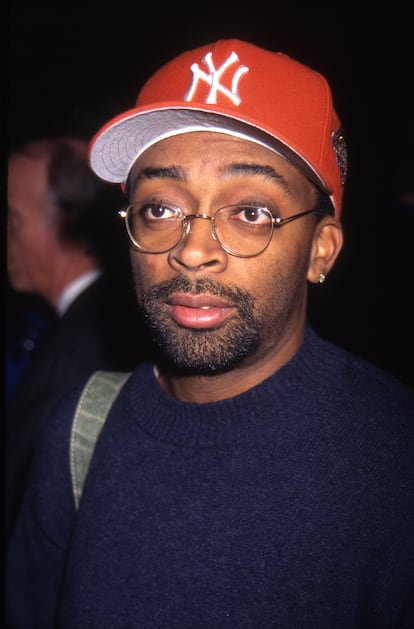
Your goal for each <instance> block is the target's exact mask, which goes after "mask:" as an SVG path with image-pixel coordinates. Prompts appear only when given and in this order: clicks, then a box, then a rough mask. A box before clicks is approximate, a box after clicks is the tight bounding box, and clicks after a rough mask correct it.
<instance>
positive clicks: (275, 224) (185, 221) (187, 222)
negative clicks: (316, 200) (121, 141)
mask: <svg viewBox="0 0 414 629" xmlns="http://www.w3.org/2000/svg"><path fill="white" fill-rule="evenodd" d="M142 203H143V202H142V201H135V202H134V203H130V205H128V206H126V207H124V208H122V209H120V210H119V211H118V215H119V216H120V217H121V218H122V219H123V220H124V221H125V227H126V230H127V233H128V237H129V239H130V241H131V243H132V245H133V246H134V247H135V248H136V249H137V250H138V251H139V252H140V253H149V254H153V255H157V254H159V253H168V252H169V251H172V250H173V249H175V247H177V246H178V245H179V244H180V242H182V240H183V239H184V238H186V237H187V236H188V234H189V233H190V228H191V221H193V220H195V219H196V218H203V219H207V220H209V221H210V223H211V235H212V237H213V238H214V240H215V241H216V242H217V243H218V245H219V246H220V247H221V249H223V251H225V252H226V253H228V254H230V255H232V256H235V257H236V258H254V257H255V256H258V255H260V254H261V253H263V251H265V250H266V249H267V247H268V246H269V244H270V241H271V240H272V237H273V233H274V230H275V228H279V227H282V226H283V225H286V223H291V222H292V221H295V220H296V219H298V218H302V217H303V216H307V215H308V214H312V213H315V212H320V209H319V208H312V209H311V210H305V211H304V212H299V213H298V214H292V215H291V216H287V217H286V218H280V217H275V216H273V214H272V213H271V211H270V210H269V209H268V208H267V207H265V206H263V207H262V206H259V205H258V206H252V207H255V208H258V209H262V210H266V211H267V212H268V213H269V215H270V217H271V219H272V225H271V229H270V232H269V238H268V240H267V243H266V244H265V245H264V247H262V248H261V249H260V251H258V252H257V253H248V254H242V253H235V252H234V251H232V250H231V249H229V248H228V247H225V246H224V245H223V243H222V242H221V240H220V238H219V237H218V235H217V232H216V226H215V216H216V214H217V213H218V212H220V210H225V209H226V208H228V207H238V206H241V205H242V204H234V205H225V206H224V207H220V208H218V209H217V210H216V211H215V212H214V214H213V216H209V215H208V214H184V212H183V211H182V210H181V208H178V207H176V206H170V207H171V209H174V210H179V212H180V213H181V217H180V220H181V224H182V233H181V236H180V237H179V238H178V240H177V242H176V243H175V244H174V245H172V246H171V247H168V248H167V249H163V250H162V251H150V250H148V249H145V248H144V247H142V246H141V245H140V244H139V243H138V242H137V241H136V240H135V238H134V236H133V234H132V232H131V230H130V227H129V221H128V215H129V213H130V211H131V209H132V208H133V207H134V206H135V205H140V204H142ZM168 207H169V206H168Z"/></svg>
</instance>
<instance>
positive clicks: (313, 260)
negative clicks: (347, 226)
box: [307, 216, 343, 284]
mask: <svg viewBox="0 0 414 629" xmlns="http://www.w3.org/2000/svg"><path fill="white" fill-rule="evenodd" d="M342 244H343V233H342V226H341V224H340V222H339V221H338V220H337V219H335V218H333V217H332V216H327V217H325V218H323V219H322V220H321V221H320V222H319V223H318V225H317V226H316V229H315V234H314V238H313V243H312V249H311V255H310V260H309V269H308V275H307V279H308V280H309V282H313V283H314V284H317V283H320V284H322V283H323V282H324V281H325V279H326V276H327V275H328V273H329V271H330V270H331V269H332V267H333V265H334V264H335V261H336V259H337V257H338V255H339V252H340V251H341V249H342Z"/></svg>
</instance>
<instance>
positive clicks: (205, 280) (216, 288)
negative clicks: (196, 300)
mask: <svg viewBox="0 0 414 629" xmlns="http://www.w3.org/2000/svg"><path fill="white" fill-rule="evenodd" d="M177 292H180V293H193V294H194V295H200V294H202V293H209V294H210V295H215V296H218V297H222V298H224V299H226V300H227V301H229V302H230V303H232V304H234V306H235V307H236V308H237V309H238V310H239V311H240V313H244V314H249V315H251V313H252V312H253V304H254V299H253V297H252V296H251V295H250V294H249V293H248V292H247V291H244V290H242V289H240V288H238V287H237V286H227V285H224V284H222V283H220V282H217V281H214V280H212V279H211V278H209V277H198V278H196V279H194V280H192V279H190V278H189V277H185V276H183V275H180V276H178V277H175V278H173V279H172V280H166V281H164V282H160V283H159V284H156V285H155V286H153V287H152V288H151V289H150V290H149V291H146V292H145V293H144V295H143V303H144V305H149V304H154V303H156V302H160V301H165V300H166V299H168V297H170V295H172V294H173V293H177Z"/></svg>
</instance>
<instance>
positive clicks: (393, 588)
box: [7, 329, 414, 629]
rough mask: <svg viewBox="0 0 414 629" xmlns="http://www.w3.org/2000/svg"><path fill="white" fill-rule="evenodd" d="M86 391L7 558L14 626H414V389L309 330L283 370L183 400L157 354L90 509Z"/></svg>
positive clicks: (137, 387)
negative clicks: (78, 422)
mask: <svg viewBox="0 0 414 629" xmlns="http://www.w3.org/2000/svg"><path fill="white" fill-rule="evenodd" d="M79 393H80V391H75V392H74V393H73V394H72V395H71V396H69V397H68V398H66V399H65V400H64V401H63V403H62V404H61V405H60V406H59V407H58V409H57V410H56V412H55V414H54V416H53V417H51V419H50V421H49V422H48V423H47V426H46V428H45V430H44V432H43V434H42V436H41V440H40V442H39V444H38V449H37V455H36V459H35V462H34V466H33V469H32V476H31V481H30V485H29V488H28V491H27V493H26V497H25V502H24V506H23V510H22V512H21V517H20V519H19V523H18V527H17V529H16V532H15V536H14V539H13V542H12V546H11V549H10V553H9V558H8V566H7V606H8V622H9V623H10V626H12V627H14V628H18V629H26V628H29V627H36V628H37V629H49V628H51V627H54V626H58V627H59V628H62V629H68V628H71V629H88V628H91V629H92V628H93V629H138V628H139V629H150V628H157V629H158V628H168V629H170V628H177V629H187V628H188V629H190V628H191V629H196V628H202V629H215V628H217V629H219V628H220V629H221V628H232V629H236V628H237V629H238V628H243V629H244V628H252V629H261V628H263V629H264V628H268V627H275V628H277V629H298V628H303V629H353V628H361V629H367V628H370V627H372V628H376V629H378V628H382V627H384V628H385V627H387V628H389V627H393V628H395V627H407V628H410V629H412V627H414V524H413V523H414V392H413V391H412V390H411V389H406V388H404V387H403V386H402V385H400V384H399V383H397V382H396V381H395V380H393V379H392V378H391V377H389V376H388V375H385V374H384V373H382V372H381V371H379V370H377V369H376V368H374V367H372V366H369V365H367V364H366V363H364V362H361V361H360V360H359V359H357V358H355V357H352V356H350V355H349V354H347V353H346V352H344V351H342V350H340V349H338V348H335V347H334V346H332V345H331V344H329V343H326V342H325V341H322V340H320V339H319V338H317V337H316V335H315V334H314V333H313V332H312V331H311V330H309V329H308V330H307V334H306V339H305V343H304V345H303V347H302V348H301V350H300V351H299V352H298V354H297V355H296V356H295V357H294V358H293V359H292V360H291V361H290V362H289V363H288V364H287V365H286V366H285V367H283V368H282V369H281V370H280V371H278V372H277V373H276V374H274V375H273V376H272V377H271V378H269V379H267V380H265V381H264V382H262V383H261V384H260V385H259V386H257V387H255V388H253V389H251V390H249V391H247V392H245V393H243V394H241V395H238V396H236V397H233V398H231V399H227V400H224V401H221V402H216V403H208V404H195V403H185V402H180V401H179V400H176V399H172V398H171V397H169V396H168V395H167V394H166V393H164V392H163V391H162V390H161V388H160V386H159V384H158V382H157V380H156V378H155V377H154V373H153V368H152V366H151V365H149V364H143V365H141V366H140V367H139V368H138V369H137V370H136V371H135V372H134V373H133V375H132V376H131V378H130V379H129V381H128V382H127V384H126V385H125V387H124V390H123V392H122V393H121V395H120V397H119V399H118V401H117V403H116V405H115V407H114V409H113V411H112V413H111V415H110V417H109V419H108V421H107V423H106V424H105V426H104V428H103V431H102V433H101V437H100V440H99V442H98V445H97V448H96V451H95V455H94V458H93V460H92V464H91V468H90V474H89V477H88V479H87V482H86V485H85V488H84V494H83V498H82V501H81V505H80V509H79V513H78V515H76V511H75V507H74V502H73V497H72V488H71V480H70V469H69V433H70V425H71V421H72V417H73V413H74V408H75V405H76V402H77V399H78V397H79ZM56 619H58V624H56V625H55V624H54V620H55V621H56Z"/></svg>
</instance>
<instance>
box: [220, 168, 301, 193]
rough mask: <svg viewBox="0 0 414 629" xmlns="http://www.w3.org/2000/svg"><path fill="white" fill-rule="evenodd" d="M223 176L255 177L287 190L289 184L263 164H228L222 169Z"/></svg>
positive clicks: (272, 169)
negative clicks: (272, 182)
mask: <svg viewBox="0 0 414 629" xmlns="http://www.w3.org/2000/svg"><path fill="white" fill-rule="evenodd" d="M223 172H224V174H229V175H257V176H259V177H264V178H265V179H270V180H271V181H275V182H276V183H278V184H279V185H282V186H283V187H284V188H286V190H289V184H288V182H287V180H286V179H285V178H284V176H283V175H281V174H280V173H278V172H277V171H276V170H275V169H274V168H273V167H272V166H265V165H263V164H254V163H253V164H249V163H235V164H229V165H228V166H226V167H225V168H224V171H223Z"/></svg>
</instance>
